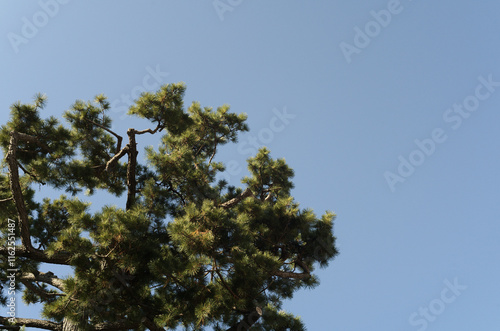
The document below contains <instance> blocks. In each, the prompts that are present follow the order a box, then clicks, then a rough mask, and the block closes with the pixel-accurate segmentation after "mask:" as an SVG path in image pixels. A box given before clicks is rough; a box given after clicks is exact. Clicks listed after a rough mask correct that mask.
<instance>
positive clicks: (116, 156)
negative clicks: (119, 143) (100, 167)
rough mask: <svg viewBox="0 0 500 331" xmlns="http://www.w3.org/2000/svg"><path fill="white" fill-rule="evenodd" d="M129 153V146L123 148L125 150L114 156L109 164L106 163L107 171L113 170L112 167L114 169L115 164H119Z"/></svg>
mask: <svg viewBox="0 0 500 331" xmlns="http://www.w3.org/2000/svg"><path fill="white" fill-rule="evenodd" d="M128 151H129V146H128V145H127V146H125V147H123V149H121V150H120V151H119V152H118V153H116V155H115V156H113V157H112V158H111V160H109V161H108V163H106V171H109V169H111V167H113V166H114V165H115V163H117V162H118V161H119V160H120V159H121V158H122V157H123V156H124V155H126V154H127V153H128Z"/></svg>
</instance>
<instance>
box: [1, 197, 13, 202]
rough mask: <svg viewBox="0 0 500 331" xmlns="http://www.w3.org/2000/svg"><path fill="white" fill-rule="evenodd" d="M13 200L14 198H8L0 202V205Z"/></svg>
mask: <svg viewBox="0 0 500 331" xmlns="http://www.w3.org/2000/svg"><path fill="white" fill-rule="evenodd" d="M13 200H14V198H13V197H10V198H7V199H2V200H0V203H2V202H8V201H13Z"/></svg>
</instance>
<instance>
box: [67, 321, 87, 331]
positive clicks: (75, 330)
mask: <svg viewBox="0 0 500 331" xmlns="http://www.w3.org/2000/svg"><path fill="white" fill-rule="evenodd" d="M62 331H84V329H82V328H81V327H80V326H78V324H77V323H75V322H73V321H71V320H69V319H67V318H64V320H63V327H62Z"/></svg>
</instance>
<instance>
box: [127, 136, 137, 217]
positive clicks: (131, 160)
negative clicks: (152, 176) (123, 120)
mask: <svg viewBox="0 0 500 331" xmlns="http://www.w3.org/2000/svg"><path fill="white" fill-rule="evenodd" d="M136 132H137V131H136V130H134V129H128V130H127V135H128V139H129V144H128V147H129V149H128V166H127V187H128V192H127V204H126V209H127V210H129V209H130V208H132V206H133V205H134V204H135V194H136V193H137V180H136V178H135V175H136V174H135V172H136V168H137V154H139V152H137V143H136V142H135V134H136Z"/></svg>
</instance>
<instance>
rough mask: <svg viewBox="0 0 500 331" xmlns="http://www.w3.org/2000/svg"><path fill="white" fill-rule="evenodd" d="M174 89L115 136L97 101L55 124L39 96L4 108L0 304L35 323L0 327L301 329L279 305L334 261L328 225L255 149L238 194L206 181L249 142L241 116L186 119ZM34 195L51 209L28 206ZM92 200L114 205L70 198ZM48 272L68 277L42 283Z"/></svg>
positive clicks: (197, 110)
mask: <svg viewBox="0 0 500 331" xmlns="http://www.w3.org/2000/svg"><path fill="white" fill-rule="evenodd" d="M185 89H186V87H185V85H184V84H182V83H176V84H167V85H164V86H162V87H161V89H160V90H158V91H157V92H155V93H143V94H142V95H141V96H140V98H138V100H136V101H135V104H134V105H133V106H132V107H130V109H129V113H128V114H129V115H131V116H137V117H139V118H143V119H146V120H148V121H149V122H150V123H151V127H150V128H146V129H136V128H130V129H128V130H127V132H126V136H125V135H120V134H119V133H117V132H115V131H113V128H112V119H111V117H110V116H109V115H108V113H109V110H110V104H109V102H108V101H107V99H106V97H105V96H103V95H99V96H97V97H96V98H95V100H93V101H88V102H85V101H80V100H79V101H76V102H75V103H74V104H73V105H72V106H71V107H70V109H69V110H67V111H65V113H64V119H65V120H66V122H67V124H66V125H63V124H61V122H60V121H59V119H57V118H55V117H48V118H42V115H41V114H42V113H43V109H44V107H45V104H46V97H45V96H44V95H37V96H36V97H35V100H34V102H33V103H29V104H24V103H20V102H17V103H15V104H13V105H12V106H11V113H10V120H9V122H8V123H6V124H5V125H3V126H2V127H1V128H0V145H1V148H2V150H3V153H4V156H5V158H4V159H3V161H2V172H1V173H0V227H1V233H2V235H1V238H0V243H1V245H0V246H1V247H0V265H1V266H2V267H1V270H0V279H1V280H2V283H3V291H2V294H1V296H0V301H1V303H2V305H4V306H5V307H7V308H9V307H10V306H12V304H11V303H12V294H11V293H10V291H9V289H12V288H13V287H14V288H15V291H19V293H21V291H22V293H23V296H22V298H23V300H24V302H25V303H26V304H33V303H41V304H43V311H42V319H29V318H21V317H16V318H15V319H14V318H12V316H9V315H5V316H1V317H0V325H3V328H5V329H16V328H17V329H19V327H20V326H23V325H26V326H29V327H35V328H39V329H47V330H128V329H130V330H146V329H149V330H168V329H175V328H177V327H184V328H186V329H192V330H203V329H210V328H211V329H213V330H247V329H249V328H251V329H252V330H304V329H305V326H304V325H303V323H302V322H301V320H300V318H298V317H296V316H294V315H293V314H291V313H286V312H284V311H282V310H281V308H282V303H283V300H285V299H289V298H292V296H293V294H294V292H296V291H297V290H299V289H301V288H312V287H315V286H317V285H318V279H317V277H316V276H315V275H314V274H313V271H314V270H315V267H317V266H321V267H326V266H327V265H328V263H329V262H330V261H331V260H332V259H333V258H334V257H335V256H336V255H337V250H336V248H335V237H334V236H333V232H332V231H333V220H334V217H335V215H334V214H333V213H332V212H326V213H325V214H324V215H323V216H321V217H317V216H316V215H315V214H314V212H313V211H312V210H310V209H301V208H300V207H299V204H298V203H297V202H296V201H295V200H294V198H293V197H292V196H291V190H292V188H293V183H292V177H293V175H294V173H293V170H292V169H291V168H290V167H289V166H288V165H287V164H286V162H285V160H284V159H273V158H271V156H270V152H269V150H268V149H266V148H262V149H260V150H259V152H258V153H257V155H255V156H254V157H251V158H249V159H248V169H249V176H247V177H244V178H243V179H242V180H241V183H242V187H234V186H231V185H229V184H228V183H227V182H226V181H224V180H220V179H218V178H219V177H218V174H221V173H222V172H223V171H224V164H223V163H222V162H219V161H216V158H215V156H216V154H217V152H218V150H219V149H220V148H221V147H222V146H223V145H225V144H227V143H230V142H231V143H234V142H237V137H238V134H239V133H241V132H243V131H247V130H248V127H247V124H246V123H245V121H246V115H245V114H235V113H231V112H230V111H229V106H227V105H224V106H221V107H218V108H217V109H213V108H209V107H202V106H201V105H200V104H199V103H197V102H193V103H192V104H191V105H190V106H189V107H187V109H185V107H184V102H183V97H184V92H185ZM142 135H161V137H160V144H159V147H158V148H156V149H155V148H153V147H146V148H145V149H140V150H139V148H138V147H137V145H138V142H137V141H138V140H140V136H142ZM139 152H141V153H143V154H141V157H140V158H139V157H138V155H139ZM311 170H312V169H311ZM40 188H41V189H40ZM45 188H51V189H52V190H54V191H56V192H59V193H58V194H61V195H60V197H58V198H56V199H50V198H48V197H46V198H44V199H43V200H42V201H38V200H37V199H36V196H37V194H36V193H37V190H40V191H41V192H42V194H43V190H44V189H45ZM98 191H103V192H107V193H109V194H110V195H114V196H116V197H118V198H121V200H120V201H122V202H123V205H122V206H117V205H111V204H103V205H104V206H102V207H99V208H94V207H91V205H90V203H89V202H87V201H85V198H84V196H83V195H82V194H81V193H86V194H87V195H88V196H92V195H94V194H96V192H98ZM14 252H15V254H14ZM51 265H64V266H69V267H71V270H72V274H71V276H64V277H62V276H61V277H58V275H56V274H55V273H54V272H42V271H41V268H42V267H43V268H44V269H43V270H47V267H48V268H50V266H51ZM13 269H14V271H15V272H12V270H13ZM16 269H17V270H16ZM16 304H19V303H18V302H16ZM7 311H9V310H8V309H7Z"/></svg>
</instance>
